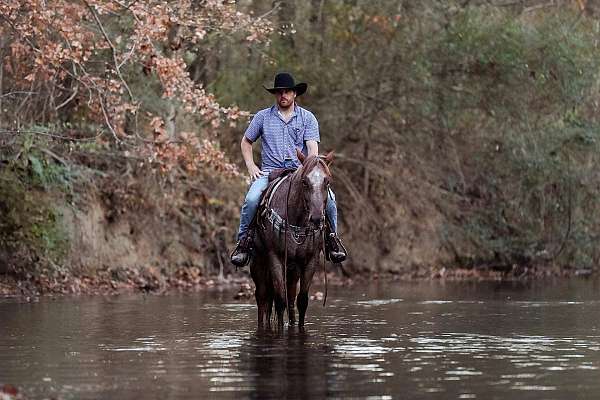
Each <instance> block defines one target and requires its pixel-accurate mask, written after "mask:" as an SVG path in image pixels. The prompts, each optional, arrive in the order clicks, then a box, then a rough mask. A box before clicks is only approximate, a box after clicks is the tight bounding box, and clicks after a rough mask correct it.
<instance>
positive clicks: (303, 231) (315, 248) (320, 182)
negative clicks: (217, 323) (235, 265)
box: [250, 151, 333, 329]
mask: <svg viewBox="0 0 600 400" xmlns="http://www.w3.org/2000/svg"><path fill="white" fill-rule="evenodd" d="M297 153H298V159H299V160H300V162H301V163H302V165H301V166H300V168H298V169H297V170H296V171H295V172H294V173H292V174H290V175H288V176H286V177H285V178H283V179H284V180H283V181H281V183H280V184H278V185H277V186H276V187H275V188H274V189H273V190H272V192H271V191H270V190H269V189H268V190H267V191H266V195H265V196H267V197H268V199H266V202H263V204H264V206H262V207H261V209H259V211H258V215H257V225H258V227H257V234H256V235H255V239H254V245H255V256H254V258H253V260H252V263H251V265H250V274H251V275H252V280H253V281H254V284H255V285H256V292H255V296H256V304H257V306H258V325H259V327H263V326H264V325H265V324H266V325H267V326H270V325H271V313H272V307H273V304H274V305H275V311H276V313H277V323H278V327H279V328H280V329H281V328H283V325H284V321H283V314H284V311H285V309H286V305H287V310H288V316H289V322H290V325H294V324H295V323H296V314H295V311H294V302H296V303H297V306H298V311H299V314H300V315H299V321H298V324H299V326H300V327H303V326H304V317H305V315H306V308H307V307H308V291H309V289H310V285H311V281H312V278H313V275H314V273H315V271H316V269H317V267H318V265H319V260H320V253H321V250H322V249H323V232H324V231H323V230H324V226H325V223H326V221H325V205H326V202H327V197H328V190H329V184H330V182H331V173H330V171H329V164H330V163H331V161H332V159H333V153H329V154H327V155H326V156H324V157H322V156H309V157H305V156H304V155H303V154H302V153H300V152H299V151H298V152H297ZM298 281H300V289H299V290H298ZM296 292H298V295H297V297H296Z"/></svg>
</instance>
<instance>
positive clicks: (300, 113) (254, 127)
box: [231, 72, 346, 267]
mask: <svg viewBox="0 0 600 400" xmlns="http://www.w3.org/2000/svg"><path fill="white" fill-rule="evenodd" d="M263 87H264V88H265V89H266V90H267V91H269V92H270V93H272V94H274V95H275V99H276V104H274V105H273V106H272V107H270V108H266V109H264V110H261V111H259V112H257V113H256V114H255V115H254V118H252V121H251V122H250V125H249V126H248V129H246V132H245V133H244V136H243V137H242V142H241V144H240V146H241V148H242V156H243V157H244V161H245V163H246V167H247V168H248V173H249V174H250V178H251V179H252V184H251V185H250V188H249V189H248V193H247V194H246V198H245V200H244V204H243V206H242V211H241V215H240V228H239V231H238V242H237V244H236V247H235V249H234V251H233V253H231V262H232V263H233V264H234V265H236V266H238V267H243V266H245V265H246V264H247V263H248V261H249V260H250V256H251V254H250V253H251V249H252V240H253V233H252V231H253V229H251V227H250V225H251V224H252V221H253V220H254V216H255V215H256V212H257V210H258V206H259V202H260V199H261V195H262V193H263V192H264V191H265V189H266V188H267V186H268V185H269V177H268V175H269V172H271V171H272V170H274V169H279V168H287V169H296V168H298V167H300V164H301V163H300V161H299V160H298V156H297V155H296V149H300V150H302V152H303V153H304V154H305V155H308V156H310V155H318V154H319V145H318V144H319V141H320V135H319V123H318V122H317V119H316V118H315V116H314V115H313V113H311V112H310V111H308V110H307V109H305V108H303V107H300V106H299V105H298V104H297V103H296V97H298V96H301V95H302V94H303V93H305V92H306V89H307V88H308V85H307V84H306V83H298V84H295V82H294V78H293V77H292V75H291V74H289V73H286V72H281V73H278V74H277V75H275V81H274V85H273V87H272V88H267V87H265V86H264V85H263ZM258 138H261V141H262V152H261V157H262V163H261V167H260V168H259V167H258V166H257V165H256V164H255V163H254V158H253V156H252V144H253V143H254V142H255V141H256V140H257V139H258ZM325 214H326V215H327V219H328V221H329V226H330V227H331V228H330V230H331V232H328V234H327V235H326V240H325V242H326V243H325V248H326V253H327V254H326V257H327V258H328V259H329V260H331V261H332V262H334V263H339V262H342V261H344V260H345V259H346V252H345V251H344V246H343V245H342V243H341V241H340V239H339V238H338V236H337V206H336V202H335V195H334V193H333V191H332V190H331V189H329V194H328V198H327V204H326V210H325Z"/></svg>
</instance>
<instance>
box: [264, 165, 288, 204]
mask: <svg viewBox="0 0 600 400" xmlns="http://www.w3.org/2000/svg"><path fill="white" fill-rule="evenodd" d="M289 176H290V175H289V174H284V175H280V176H279V177H277V178H276V179H275V180H273V181H270V182H269V186H267V189H266V190H265V191H264V193H263V195H262V198H261V200H260V207H259V209H261V210H264V209H267V208H269V204H271V197H273V193H275V191H276V190H277V188H278V187H279V185H281V184H282V183H283V181H285V180H286V179H287V178H288V177H289Z"/></svg>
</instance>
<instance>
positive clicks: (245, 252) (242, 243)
mask: <svg viewBox="0 0 600 400" xmlns="http://www.w3.org/2000/svg"><path fill="white" fill-rule="evenodd" d="M252 244H253V235H252V232H251V231H248V232H247V233H246V236H244V237H243V238H242V239H240V240H238V242H237V243H236V245H235V249H233V252H232V253H231V256H230V258H231V263H232V264H233V265H235V266H236V267H238V268H242V267H245V266H246V265H248V262H249V261H250V258H251V257H252V251H253V246H252Z"/></svg>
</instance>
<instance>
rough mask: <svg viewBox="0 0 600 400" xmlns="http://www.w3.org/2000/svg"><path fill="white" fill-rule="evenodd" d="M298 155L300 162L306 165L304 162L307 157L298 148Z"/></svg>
mask: <svg viewBox="0 0 600 400" xmlns="http://www.w3.org/2000/svg"><path fill="white" fill-rule="evenodd" d="M296 155H297V156H298V160H300V162H301V163H302V164H304V160H305V159H306V157H305V156H304V154H303V153H302V152H301V151H300V150H299V149H298V148H297V147H296Z"/></svg>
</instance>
